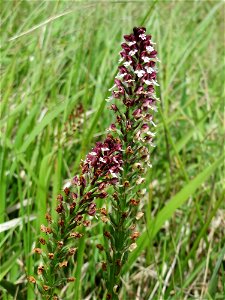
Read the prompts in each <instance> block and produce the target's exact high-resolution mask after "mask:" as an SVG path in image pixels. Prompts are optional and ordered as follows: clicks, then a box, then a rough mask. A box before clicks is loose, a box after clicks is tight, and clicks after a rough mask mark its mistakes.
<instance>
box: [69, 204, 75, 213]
mask: <svg viewBox="0 0 225 300" xmlns="http://www.w3.org/2000/svg"><path fill="white" fill-rule="evenodd" d="M75 207H76V202H72V203H71V204H70V214H72V213H73V211H74V209H75Z"/></svg>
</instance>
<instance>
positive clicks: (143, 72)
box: [134, 70, 145, 78]
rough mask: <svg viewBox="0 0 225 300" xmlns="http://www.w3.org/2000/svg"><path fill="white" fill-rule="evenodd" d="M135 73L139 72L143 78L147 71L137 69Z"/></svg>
mask: <svg viewBox="0 0 225 300" xmlns="http://www.w3.org/2000/svg"><path fill="white" fill-rule="evenodd" d="M134 73H135V74H137V76H138V78H141V77H142V76H143V75H144V74H145V71H144V70H136V71H135V72H134Z"/></svg>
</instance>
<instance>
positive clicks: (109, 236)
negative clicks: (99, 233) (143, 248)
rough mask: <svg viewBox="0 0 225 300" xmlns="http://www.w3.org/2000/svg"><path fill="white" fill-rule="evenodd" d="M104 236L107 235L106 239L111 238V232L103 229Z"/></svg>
mask: <svg viewBox="0 0 225 300" xmlns="http://www.w3.org/2000/svg"><path fill="white" fill-rule="evenodd" d="M104 236H105V237H107V238H108V239H110V238H111V234H110V232H109V231H105V232H104Z"/></svg>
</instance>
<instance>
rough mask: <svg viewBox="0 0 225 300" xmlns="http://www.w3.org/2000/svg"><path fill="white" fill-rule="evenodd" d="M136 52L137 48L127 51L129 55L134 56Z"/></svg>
mask: <svg viewBox="0 0 225 300" xmlns="http://www.w3.org/2000/svg"><path fill="white" fill-rule="evenodd" d="M136 53H137V50H131V51H130V52H129V55H130V56H134V55H135V54H136Z"/></svg>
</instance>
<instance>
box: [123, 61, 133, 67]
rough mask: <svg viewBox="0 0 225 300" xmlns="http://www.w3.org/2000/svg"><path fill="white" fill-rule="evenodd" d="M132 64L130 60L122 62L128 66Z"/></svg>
mask: <svg viewBox="0 0 225 300" xmlns="http://www.w3.org/2000/svg"><path fill="white" fill-rule="evenodd" d="M131 64H132V61H131V60H129V61H125V63H124V64H123V65H124V66H125V67H129V66H130V65H131Z"/></svg>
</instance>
